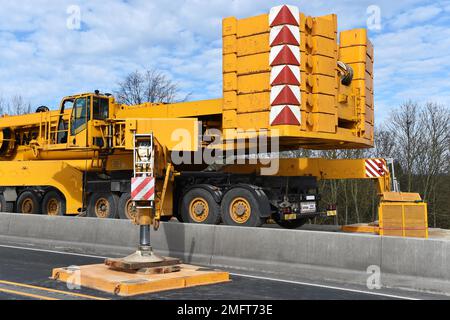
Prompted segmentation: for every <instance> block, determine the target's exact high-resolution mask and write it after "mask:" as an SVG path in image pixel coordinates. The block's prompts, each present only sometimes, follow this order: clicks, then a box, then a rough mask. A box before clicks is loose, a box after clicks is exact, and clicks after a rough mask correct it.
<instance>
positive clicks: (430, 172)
mask: <svg viewBox="0 0 450 320" xmlns="http://www.w3.org/2000/svg"><path fill="white" fill-rule="evenodd" d="M309 156H318V157H325V158H342V159H347V158H392V159H394V161H395V166H394V168H395V174H396V177H397V179H398V182H399V185H400V190H401V191H402V192H417V193H419V194H420V195H421V196H422V199H423V200H424V201H426V202H427V203H428V215H429V217H428V220H429V225H430V226H431V227H434V228H450V109H449V107H448V106H445V105H440V104H437V103H432V102H429V103H425V104H419V103H417V102H414V101H408V102H406V103H403V104H402V105H401V106H400V107H398V108H397V109H394V110H393V111H392V112H391V113H390V115H389V116H388V117H387V118H386V119H385V120H384V121H383V122H382V123H381V124H380V125H378V126H377V127H376V130H375V147H374V148H373V149H366V150H337V151H326V152H316V153H310V154H309ZM320 188H321V190H322V194H323V201H325V202H329V203H337V204H338V217H337V219H336V220H335V221H334V222H335V223H336V224H340V225H342V224H353V223H363V222H373V221H376V220H377V219H378V217H377V208H378V196H377V190H376V188H375V184H374V183H373V181H370V180H337V181H322V182H321V186H320ZM316 222H317V223H327V222H328V223H329V220H321V219H318V221H316Z"/></svg>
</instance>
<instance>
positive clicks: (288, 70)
mask: <svg viewBox="0 0 450 320" xmlns="http://www.w3.org/2000/svg"><path fill="white" fill-rule="evenodd" d="M270 84H271V85H272V86H278V85H283V84H287V85H294V86H300V68H299V67H296V66H275V67H273V68H272V72H271V74H270Z"/></svg>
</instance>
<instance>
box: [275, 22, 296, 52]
mask: <svg viewBox="0 0 450 320" xmlns="http://www.w3.org/2000/svg"><path fill="white" fill-rule="evenodd" d="M283 44H290V45H293V46H300V28H299V27H294V26H288V25H284V26H277V27H274V28H272V29H271V30H270V46H271V47H274V46H279V45H283Z"/></svg>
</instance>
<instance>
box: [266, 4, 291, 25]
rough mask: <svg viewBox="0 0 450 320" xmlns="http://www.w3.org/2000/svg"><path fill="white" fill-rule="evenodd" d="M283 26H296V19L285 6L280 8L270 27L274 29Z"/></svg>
mask: <svg viewBox="0 0 450 320" xmlns="http://www.w3.org/2000/svg"><path fill="white" fill-rule="evenodd" d="M283 24H290V25H293V26H298V21H297V19H295V17H294V15H293V14H292V12H291V10H289V8H288V7H287V6H286V5H285V6H283V8H281V10H280V12H279V13H278V15H277V17H276V18H275V19H274V20H273V22H272V24H271V25H270V26H271V27H275V26H281V25H283Z"/></svg>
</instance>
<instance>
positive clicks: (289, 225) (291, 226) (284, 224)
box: [276, 219, 309, 230]
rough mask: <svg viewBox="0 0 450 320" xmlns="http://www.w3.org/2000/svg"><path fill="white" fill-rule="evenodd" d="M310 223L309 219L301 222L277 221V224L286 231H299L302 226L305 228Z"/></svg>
mask: <svg viewBox="0 0 450 320" xmlns="http://www.w3.org/2000/svg"><path fill="white" fill-rule="evenodd" d="M308 221H309V219H300V220H292V221H276V223H277V224H278V225H279V226H280V227H282V228H284V229H291V230H293V229H297V228H300V227H301V226H304V225H305V224H307V223H308Z"/></svg>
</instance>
